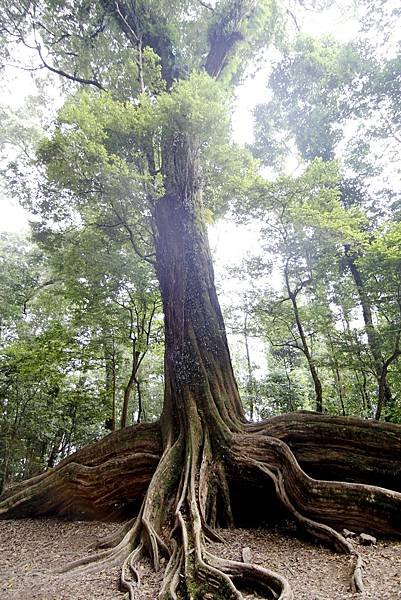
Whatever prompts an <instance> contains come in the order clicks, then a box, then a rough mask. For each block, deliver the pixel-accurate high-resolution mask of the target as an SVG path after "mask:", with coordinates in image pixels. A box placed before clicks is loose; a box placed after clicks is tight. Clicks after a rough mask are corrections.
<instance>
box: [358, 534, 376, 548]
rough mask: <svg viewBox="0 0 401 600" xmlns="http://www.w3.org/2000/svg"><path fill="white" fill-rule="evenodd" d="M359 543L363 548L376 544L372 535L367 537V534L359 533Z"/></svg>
mask: <svg viewBox="0 0 401 600" xmlns="http://www.w3.org/2000/svg"><path fill="white" fill-rule="evenodd" d="M359 541H360V542H361V544H363V545H364V546H373V545H374V544H376V542H377V540H376V538H375V537H373V535H369V534H367V533H361V534H360V536H359Z"/></svg>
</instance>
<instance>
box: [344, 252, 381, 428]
mask: <svg viewBox="0 0 401 600" xmlns="http://www.w3.org/2000/svg"><path fill="white" fill-rule="evenodd" d="M345 256H346V260H347V264H348V268H349V270H350V273H351V275H352V279H353V280H354V283H355V287H356V289H357V292H358V296H359V301H360V303H361V307H362V316H363V322H364V324H365V331H366V336H367V338H368V344H369V349H370V353H371V356H372V362H373V372H374V375H375V378H376V382H377V386H378V388H377V407H376V411H375V419H380V418H381V414H382V411H383V408H384V406H387V405H388V406H391V403H392V393H391V389H390V386H389V384H388V381H387V369H386V368H385V364H384V363H385V361H384V359H383V356H382V352H381V348H380V342H379V341H378V339H377V332H376V329H375V326H374V323H373V315H372V308H371V306H370V302H369V300H368V298H367V296H366V292H365V286H364V282H363V278H362V274H361V272H360V271H359V269H358V266H357V264H356V262H355V261H356V258H357V257H356V256H355V255H352V254H350V248H349V247H347V246H346V247H345Z"/></svg>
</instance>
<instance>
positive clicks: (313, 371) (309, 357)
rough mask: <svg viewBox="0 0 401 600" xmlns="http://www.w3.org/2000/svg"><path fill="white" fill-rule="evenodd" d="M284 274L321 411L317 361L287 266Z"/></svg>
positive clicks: (320, 390)
mask: <svg viewBox="0 0 401 600" xmlns="http://www.w3.org/2000/svg"><path fill="white" fill-rule="evenodd" d="M284 275H285V282H286V287H287V293H288V296H289V298H290V301H291V305H292V310H293V313H294V317H295V322H296V324H297V329H298V333H299V337H300V338H301V343H302V347H301V350H302V352H303V353H304V355H305V358H306V361H307V363H308V367H309V372H310V374H311V376H312V380H313V385H314V388H315V397H316V411H317V412H320V413H321V412H323V389H322V384H321V381H320V379H319V375H318V372H317V368H316V364H315V361H314V360H313V357H312V354H311V352H310V349H309V344H308V341H307V339H306V335H305V331H304V328H303V325H302V321H301V316H300V314H299V308H298V302H297V294H295V293H294V292H293V291H292V290H291V286H290V281H289V277H288V271H287V268H286V269H285V272H284Z"/></svg>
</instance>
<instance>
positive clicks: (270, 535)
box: [0, 519, 401, 600]
mask: <svg viewBox="0 0 401 600" xmlns="http://www.w3.org/2000/svg"><path fill="white" fill-rule="evenodd" d="M116 527H118V525H117V524H115V523H100V522H82V521H75V522H68V521H64V520H60V519H35V520H33V519H25V520H20V521H14V520H8V521H0V598H2V600H23V599H24V600H26V599H27V598H30V600H32V599H33V600H95V599H96V600H100V599H103V600H118V599H119V598H121V599H123V598H124V594H121V593H120V592H119V591H118V586H117V582H118V574H119V568H118V567H114V568H110V569H108V570H107V571H100V572H94V573H92V572H91V573H85V574H81V575H79V576H77V575H76V574H75V575H74V576H72V577H71V576H69V577H68V578H67V577H66V576H57V575H55V574H54V570H55V569H56V568H57V567H58V566H59V565H63V564H65V563H67V562H69V561H72V560H74V559H76V558H80V557H82V556H84V555H85V554H87V546H88V545H89V544H90V543H92V542H93V541H94V540H95V539H96V538H97V537H101V536H103V535H105V534H107V533H111V532H112V531H114V530H115V529H116ZM221 533H222V535H223V537H224V538H225V539H226V540H227V545H225V546H224V547H223V546H222V545H220V544H213V546H214V548H213V550H214V552H215V553H218V554H220V555H224V556H226V557H227V558H233V559H236V560H241V552H242V549H243V548H244V547H249V548H250V550H251V553H252V560H253V561H254V562H255V563H257V564H260V565H263V566H265V567H267V568H270V569H272V570H275V571H277V572H279V573H281V574H282V575H284V576H286V577H287V578H288V580H289V581H290V584H291V586H292V589H293V591H294V599H295V600H340V599H341V600H355V599H358V600H373V599H374V600H397V599H401V542H400V541H390V540H382V541H378V543H377V545H376V546H369V547H368V546H358V547H359V550H360V552H361V553H362V555H363V558H364V563H365V564H364V584H365V588H366V589H365V592H364V593H363V594H353V593H351V592H350V591H349V582H350V567H351V563H350V558H349V557H347V556H341V555H338V554H335V553H333V552H331V551H330V550H328V549H326V548H322V547H319V546H316V545H313V544H311V543H309V542H307V541H305V540H301V539H299V538H297V537H296V535H295V534H294V532H293V531H291V529H290V528H288V527H286V526H285V525H280V526H277V527H275V528H270V529H256V530H255V529H253V530H248V529H236V530H224V531H221ZM141 571H142V586H141V588H140V591H139V592H138V600H156V599H157V590H158V586H159V583H160V579H161V578H162V573H159V574H155V573H153V572H152V571H151V570H150V568H149V565H148V564H146V563H145V564H143V565H142V567H141ZM245 597H246V598H247V600H250V599H251V598H256V596H252V595H246V596H245Z"/></svg>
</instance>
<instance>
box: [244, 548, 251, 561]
mask: <svg viewBox="0 0 401 600" xmlns="http://www.w3.org/2000/svg"><path fill="white" fill-rule="evenodd" d="M242 560H243V561H244V562H245V563H251V562H252V553H251V549H250V548H248V547H246V548H242Z"/></svg>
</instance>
